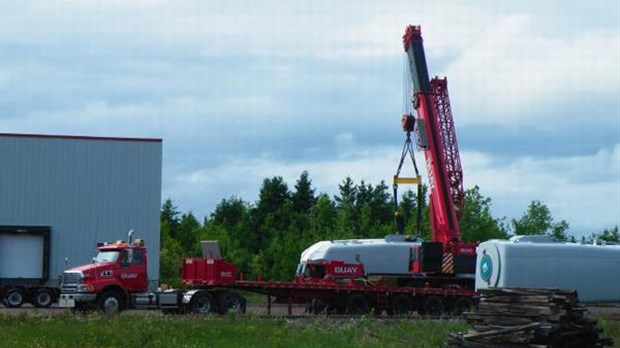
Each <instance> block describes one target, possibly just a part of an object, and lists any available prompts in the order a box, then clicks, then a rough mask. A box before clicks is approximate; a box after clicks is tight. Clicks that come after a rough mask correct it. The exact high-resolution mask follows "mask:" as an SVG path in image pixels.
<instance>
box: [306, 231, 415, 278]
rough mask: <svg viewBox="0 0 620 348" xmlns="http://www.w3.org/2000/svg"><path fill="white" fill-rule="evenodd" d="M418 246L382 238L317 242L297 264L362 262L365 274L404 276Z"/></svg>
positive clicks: (413, 243) (394, 239)
mask: <svg viewBox="0 0 620 348" xmlns="http://www.w3.org/2000/svg"><path fill="white" fill-rule="evenodd" d="M419 245H420V243H417V242H408V241H404V240H402V238H401V240H398V238H385V239H353V240H334V241H321V242H318V243H315V244H313V245H312V246H310V247H309V248H307V249H306V250H304V251H303V253H302V254H301V259H300V264H301V265H303V264H304V263H305V262H306V261H318V260H342V261H344V262H346V263H362V264H363V265H364V270H365V272H366V274H408V273H410V271H409V268H410V264H411V261H412V257H413V255H415V254H414V252H413V249H414V248H415V247H417V246H419Z"/></svg>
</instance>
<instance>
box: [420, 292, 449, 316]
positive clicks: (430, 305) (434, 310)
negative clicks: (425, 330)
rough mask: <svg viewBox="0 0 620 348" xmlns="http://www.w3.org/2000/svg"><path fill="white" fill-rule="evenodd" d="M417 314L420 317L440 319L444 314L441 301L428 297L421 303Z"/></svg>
mask: <svg viewBox="0 0 620 348" xmlns="http://www.w3.org/2000/svg"><path fill="white" fill-rule="evenodd" d="M419 312H420V314H421V315H428V316H431V317H440V316H441V315H442V314H443V312H444V305H443V301H442V300H441V298H440V297H438V296H429V297H427V298H425V299H424V301H423V302H422V308H420V311H419Z"/></svg>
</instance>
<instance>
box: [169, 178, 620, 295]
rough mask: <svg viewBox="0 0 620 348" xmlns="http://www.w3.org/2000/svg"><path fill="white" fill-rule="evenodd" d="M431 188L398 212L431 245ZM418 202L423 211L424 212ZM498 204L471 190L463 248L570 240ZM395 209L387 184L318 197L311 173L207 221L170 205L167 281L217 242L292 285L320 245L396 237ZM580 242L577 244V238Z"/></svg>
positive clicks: (225, 253)
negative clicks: (497, 208)
mask: <svg viewBox="0 0 620 348" xmlns="http://www.w3.org/2000/svg"><path fill="white" fill-rule="evenodd" d="M426 193H427V188H426V187H425V186H423V187H422V190H421V196H422V198H423V199H421V200H418V199H417V195H416V193H414V192H413V191H410V190H408V191H406V192H405V193H404V194H402V196H401V197H399V202H398V212H399V214H401V215H402V216H403V217H404V221H405V224H404V231H405V234H413V233H414V231H416V230H417V229H416V227H417V226H416V223H417V219H416V218H415V217H416V214H417V211H418V209H420V210H421V211H422V214H421V215H422V219H421V226H420V233H421V237H422V238H423V239H424V240H430V219H429V211H428V209H429V208H428V199H427V194H426ZM418 202H420V204H421V207H420V208H418ZM491 207H492V200H491V198H489V197H485V196H484V195H482V194H481V193H480V188H479V187H478V186H474V187H472V188H470V189H468V190H466V191H465V198H464V209H463V216H462V218H461V220H460V222H459V226H460V230H461V237H462V239H463V240H464V241H469V242H481V241H485V240H488V239H493V238H508V237H509V236H510V235H512V234H516V235H530V234H547V235H551V236H553V237H555V238H556V239H558V240H567V239H570V238H571V237H569V236H567V235H566V230H567V229H568V227H569V224H568V222H566V221H564V220H561V221H554V219H553V217H552V214H551V212H550V210H549V208H548V207H547V206H546V205H545V204H544V203H542V202H540V201H532V202H531V203H530V204H529V205H528V207H527V209H526V211H525V212H524V213H523V215H522V216H521V217H520V218H518V219H512V220H511V221H510V222H507V221H506V219H505V218H502V219H497V218H495V217H493V216H492V214H491ZM395 208H396V207H395V205H394V201H393V197H392V194H391V193H390V191H389V188H388V186H387V185H386V184H385V182H383V181H381V182H380V183H378V184H375V185H372V184H369V183H366V182H364V181H363V180H362V181H360V182H359V183H356V182H354V180H353V179H351V178H350V177H347V178H345V179H344V180H343V181H342V182H341V183H340V184H339V190H338V194H336V195H334V196H332V197H330V196H329V195H328V194H325V193H317V192H316V189H315V188H313V187H312V181H311V180H310V177H309V174H308V172H303V173H301V175H300V176H299V178H298V179H297V180H296V182H295V185H294V186H293V188H292V189H291V188H289V186H288V184H287V183H286V182H285V181H284V179H283V178H282V177H280V176H275V177H272V178H266V179H264V180H263V182H262V186H261V188H260V191H259V196H258V200H257V201H256V202H253V203H250V202H246V201H244V200H243V199H241V198H239V197H235V196H233V197H229V198H225V199H222V201H220V202H219V203H218V204H217V206H216V208H215V209H214V211H213V212H212V213H211V214H210V215H209V216H208V217H206V218H205V219H204V220H203V221H198V219H196V217H195V216H194V215H193V214H192V213H191V212H188V213H181V212H180V211H178V209H177V208H176V207H175V206H174V204H173V202H172V200H171V199H167V200H166V201H165V202H164V203H163V205H162V209H161V250H160V280H161V282H162V283H164V284H169V285H173V286H178V285H179V282H180V279H179V268H180V265H181V259H182V258H183V257H198V256H201V250H200V241H202V240H218V241H219V244H220V249H221V252H222V257H223V258H224V259H225V260H227V261H229V262H232V263H234V264H235V265H237V267H239V271H241V272H244V274H246V275H247V276H248V277H255V276H257V275H258V274H262V275H263V276H264V277H265V278H266V279H270V280H288V279H291V277H292V274H293V273H294V271H295V267H296V265H297V263H298V262H299V257H300V255H301V252H302V251H303V250H304V249H306V248H307V247H309V246H310V245H312V244H314V243H315V242H318V241H321V240H336V239H353V238H382V237H384V236H385V235H387V234H390V233H394V232H395V231H396V230H397V226H396V223H395V220H394V212H395ZM593 238H597V239H602V240H607V241H616V242H617V241H618V240H619V239H620V238H619V236H618V227H617V226H616V227H615V228H613V229H609V230H605V231H603V232H602V233H599V234H593V235H592V236H590V239H593ZM573 239H574V238H573Z"/></svg>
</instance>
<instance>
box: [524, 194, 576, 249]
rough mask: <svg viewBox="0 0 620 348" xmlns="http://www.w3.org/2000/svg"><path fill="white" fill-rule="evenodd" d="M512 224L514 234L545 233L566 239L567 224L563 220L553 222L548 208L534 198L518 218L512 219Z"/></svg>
mask: <svg viewBox="0 0 620 348" xmlns="http://www.w3.org/2000/svg"><path fill="white" fill-rule="evenodd" d="M512 226H513V229H514V233H515V234H516V235H532V234H546V235H551V236H553V237H555V238H556V239H557V240H566V239H567V236H566V230H567V229H568V227H569V224H568V222H566V221H564V220H561V221H559V222H554V221H553V216H552V215H551V211H550V210H549V208H548V207H547V206H546V205H545V204H544V203H542V202H541V201H537V200H535V201H532V202H531V203H530V204H529V205H528V207H527V210H526V212H525V213H524V214H523V215H522V216H521V217H520V218H519V219H512Z"/></svg>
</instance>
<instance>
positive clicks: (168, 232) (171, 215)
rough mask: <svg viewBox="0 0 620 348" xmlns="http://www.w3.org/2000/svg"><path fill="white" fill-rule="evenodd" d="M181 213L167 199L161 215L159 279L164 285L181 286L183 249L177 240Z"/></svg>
mask: <svg viewBox="0 0 620 348" xmlns="http://www.w3.org/2000/svg"><path fill="white" fill-rule="evenodd" d="M179 214H180V213H179V211H178V210H177V208H176V207H175V206H174V205H173V204H172V200H171V199H170V198H168V199H166V201H165V202H164V204H163V205H162V208H161V213H160V223H161V227H160V262H159V265H160V267H159V270H160V271H159V279H160V281H161V282H162V284H168V285H171V286H175V287H176V286H179V285H180V283H181V281H180V275H179V268H180V267H181V257H182V254H183V249H182V247H181V245H180V244H179V242H178V241H177V240H176V239H175V238H176V237H177V236H178V230H179V224H180V220H179Z"/></svg>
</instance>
